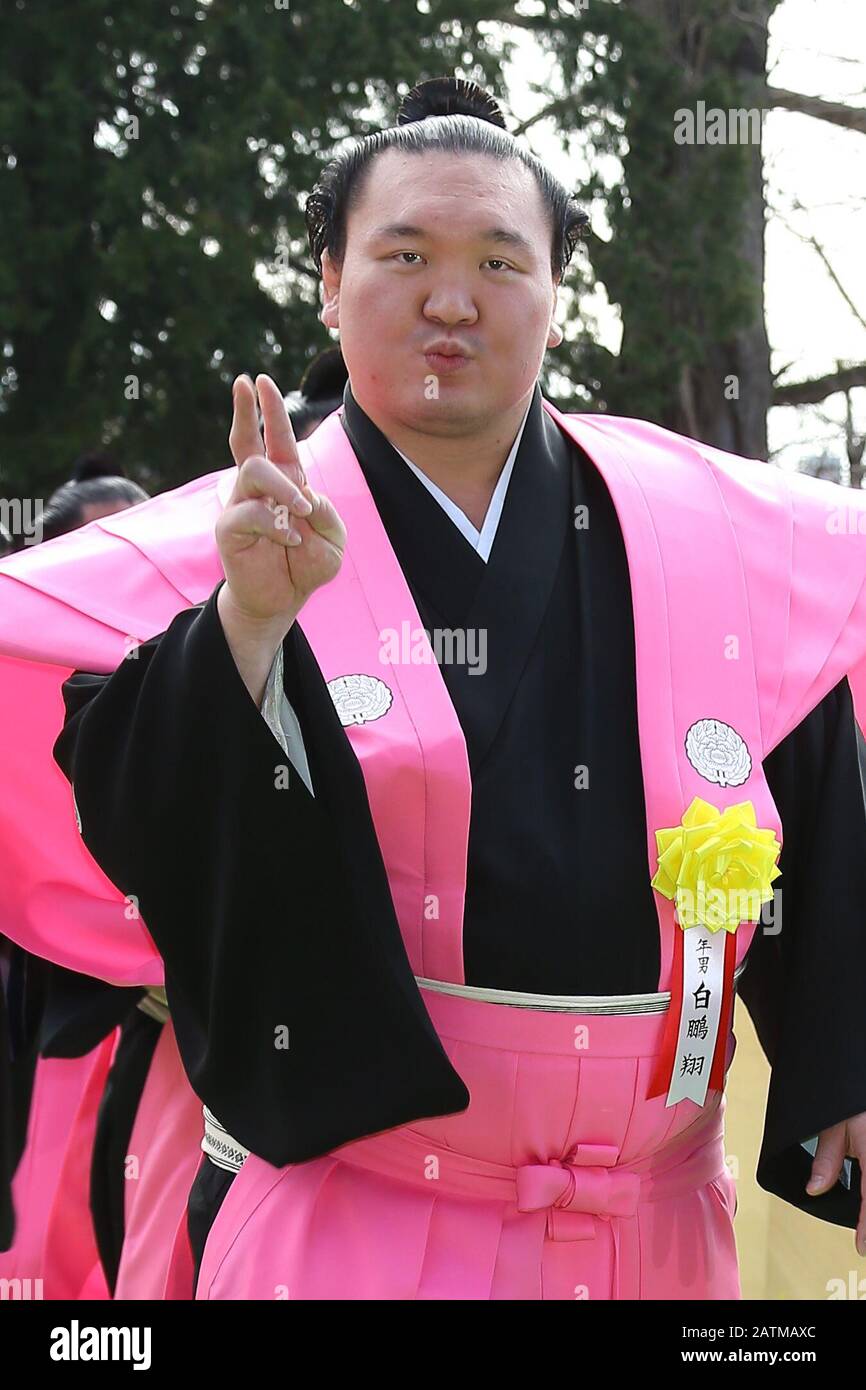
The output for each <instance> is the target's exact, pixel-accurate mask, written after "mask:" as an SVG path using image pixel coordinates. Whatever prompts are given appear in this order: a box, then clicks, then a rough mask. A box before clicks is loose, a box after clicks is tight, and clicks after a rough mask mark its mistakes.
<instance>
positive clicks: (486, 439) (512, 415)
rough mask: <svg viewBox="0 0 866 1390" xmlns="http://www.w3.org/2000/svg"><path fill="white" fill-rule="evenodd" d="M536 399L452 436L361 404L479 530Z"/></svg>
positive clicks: (379, 426)
mask: <svg viewBox="0 0 866 1390" xmlns="http://www.w3.org/2000/svg"><path fill="white" fill-rule="evenodd" d="M356 399H357V398H356ZM531 399H532V392H530V393H529V395H527V396H524V397H523V399H522V400H521V401H519V402H518V403H517V404H516V405H515V406H512V407H510V408H509V409H508V410H503V411H501V412H500V413H499V414H497V415H496V417H495V418H494V419H493V420H492V421H490V422H489V423H488V424H486V425H484V426H482V427H481V428H480V429H477V430H474V431H471V432H469V433H467V434H461V435H448V436H441V435H434V434H425V433H424V432H422V431H420V430H416V429H413V428H411V427H410V426H406V425H404V424H402V422H400V421H397V420H391V419H383V418H382V417H381V416H379V415H377V413H376V412H375V410H370V409H369V408H368V407H367V406H365V405H364V403H363V401H358V404H359V405H360V406H361V409H362V410H364V411H365V413H366V414H367V415H368V416H369V417H370V419H371V420H372V421H373V423H374V425H376V426H377V427H378V428H379V429H380V430H381V431H382V433H383V434H384V436H385V438H386V439H387V440H388V442H389V443H391V444H393V445H394V446H395V448H397V449H400V450H401V452H402V453H404V454H405V455H406V457H407V458H410V459H411V460H412V462H413V463H414V464H415V467H416V468H420V470H421V472H422V473H423V474H424V475H425V476H426V477H428V478H429V479H430V481H431V482H433V483H435V484H436V486H437V487H439V488H441V489H442V491H443V492H444V493H445V496H446V497H448V498H450V499H451V501H452V502H454V503H455V505H456V506H458V507H459V508H460V510H461V511H462V512H463V514H464V516H467V517H468V518H469V520H470V521H471V522H472V524H473V526H475V527H476V529H477V530H480V529H481V527H482V525H483V523H484V518H485V516H486V515H487V508H488V507H489V505H490V499H491V497H492V496H493V492H494V489H495V487H496V484H497V482H498V481H499V475H500V474H501V472H502V469H503V467H504V464H505V460H506V459H507V458H508V455H509V452H510V450H511V446H512V444H513V443H514V440H515V438H516V437H517V431H518V430H519V429H520V425H521V421H522V420H523V417H524V415H525V414H526V411H527V409H528V407H529V402H530V400H531Z"/></svg>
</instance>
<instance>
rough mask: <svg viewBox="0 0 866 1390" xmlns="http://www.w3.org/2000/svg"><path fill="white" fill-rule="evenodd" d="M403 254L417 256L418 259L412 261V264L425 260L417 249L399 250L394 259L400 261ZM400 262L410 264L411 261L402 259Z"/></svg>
mask: <svg viewBox="0 0 866 1390" xmlns="http://www.w3.org/2000/svg"><path fill="white" fill-rule="evenodd" d="M401 256H415V257H416V260H414V261H412V262H411V264H412V265H417V263H418V261H420V260H423V257H422V256H420V255H419V253H418V252H417V251H398V252H397V254H396V256H394V260H395V261H399V260H400V257H401ZM400 264H401V265H408V264H410V262H408V261H401V262H400Z"/></svg>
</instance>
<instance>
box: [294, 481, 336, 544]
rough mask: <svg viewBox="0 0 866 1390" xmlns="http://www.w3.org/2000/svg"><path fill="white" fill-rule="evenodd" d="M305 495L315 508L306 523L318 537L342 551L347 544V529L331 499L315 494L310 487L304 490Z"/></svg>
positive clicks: (321, 493) (319, 493)
mask: <svg viewBox="0 0 866 1390" xmlns="http://www.w3.org/2000/svg"><path fill="white" fill-rule="evenodd" d="M303 493H304V496H305V497H306V498H307V500H308V501H309V502H310V503H311V505H312V508H313V510H312V512H311V513H310V515H309V516H308V517H305V518H304V519H305V521H307V522H309V524H310V526H312V528H313V530H314V531H316V532H317V534H318V535H320V536H322V537H324V539H325V540H326V541H330V542H331V544H332V545H335V546H336V547H337V549H338V550H340V551H342V550H343V548H344V547H345V544H346V528H345V526H344V525H343V522H342V520H341V518H340V515H339V513H338V511H337V509H336V507H335V506H334V504H333V502H332V501H331V499H330V498H329V497H326V496H325V494H324V493H323V492H313V489H312V488H311V487H309V486H307V487H305V488H304V489H303Z"/></svg>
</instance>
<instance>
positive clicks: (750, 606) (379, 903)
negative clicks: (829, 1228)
mask: <svg viewBox="0 0 866 1390" xmlns="http://www.w3.org/2000/svg"><path fill="white" fill-rule="evenodd" d="M503 125H504V122H503V121H502V117H501V115H500V113H499V110H498V107H497V106H496V104H495V102H493V101H492V99H491V98H489V97H488V96H487V95H486V94H485V93H483V92H481V91H480V90H479V89H478V88H476V87H474V86H473V84H468V83H464V82H461V81H456V80H452V79H437V80H436V81H434V82H432V83H424V84H421V86H420V87H419V88H416V89H414V90H413V91H412V92H411V93H410V94H409V96H408V97H407V98H406V100H405V101H404V104H403V108H402V110H401V116H400V123H399V124H398V126H397V127H395V128H394V129H393V130H389V131H385V132H381V133H379V134H377V135H374V136H371V137H368V138H367V139H366V140H364V141H362V142H361V143H360V145H359V146H357V147H353V148H352V149H351V150H348V151H346V152H345V153H344V154H342V155H340V156H339V157H338V158H337V159H336V160H335V161H334V162H333V163H332V164H331V165H329V166H328V167H327V168H326V169H325V171H324V172H323V175H322V178H321V180H320V182H319V184H318V185H317V187H316V189H315V190H314V192H313V194H312V195H311V197H310V199H309V200H308V204H307V221H308V227H309V231H310V239H311V247H312V251H313V255H314V259H315V260H316V264H317V266H319V267H320V269H321V272H322V277H323V284H324V306H323V310H322V317H323V321H324V322H325V323H326V324H327V326H328V327H330V328H334V329H339V332H340V341H341V346H342V351H343V356H344V358H345V361H346V365H347V367H348V372H349V383H348V385H347V387H346V390H345V393H344V398H343V405H342V407H341V409H340V410H339V411H337V412H334V413H333V414H331V415H330V416H328V418H327V419H326V420H325V421H324V423H323V424H322V425H321V426H320V427H319V429H318V430H316V431H315V432H314V434H313V435H312V436H311V437H310V438H309V439H308V440H306V441H304V442H303V443H301V444H300V445H297V446H296V444H295V441H294V439H293V437H292V432H291V429H290V427H289V425H288V422H287V418H286V415H285V410H284V408H283V405H282V401H281V398H280V396H279V393H278V391H277V388H276V387H275V385H274V384H273V382H271V381H270V380H269V379H268V378H264V377H263V378H259V380H258V382H257V388H258V401H259V404H260V406H261V409H262V415H263V422H264V437H263V438H262V437H261V436H260V434H259V431H258V425H257V420H256V393H255V391H254V389H253V385H252V383H251V382H250V381H249V380H248V379H245V378H242V379H239V380H238V381H237V382H236V383H235V416H234V423H233V427H232V436H231V444H232V450H233V454H234V457H235V461H236V463H237V465H238V468H237V470H236V471H235V470H231V471H230V472H228V473H222V474H215V475H211V476H210V477H208V478H202V479H198V480H196V481H195V482H194V483H191V484H188V485H187V486H186V487H185V488H181V489H179V490H178V491H177V492H175V493H173V494H169V495H168V496H166V497H162V498H158V499H155V500H154V502H152V503H148V504H145V505H144V506H142V507H140V508H137V509H135V511H134V512H132V513H130V514H127V515H126V516H125V517H123V518H121V519H119V520H117V521H114V522H111V523H103V524H101V525H100V526H99V534H94V535H92V536H91V537H90V538H89V539H88V538H87V537H86V535H85V536H82V538H81V541H80V542H79V548H78V549H77V550H76V551H75V553H74V554H73V553H72V551H71V550H70V551H69V552H68V553H66V554H61V552H60V550H59V548H58V549H56V550H55V551H54V554H53V555H52V554H51V553H50V552H51V550H52V547H50V546H48V547H43V548H42V549H43V550H44V551H45V552H46V554H45V555H44V556H43V563H42V565H41V566H37V565H35V564H33V562H32V559H31V562H30V563H29V564H24V563H23V562H22V563H21V564H20V565H19V566H18V567H17V568H14V569H13V568H10V567H9V566H8V565H7V566H6V567H5V568H6V572H7V574H9V576H10V579H11V582H12V583H13V584H17V585H18V588H17V590H16V592H15V597H16V601H17V606H18V608H19V612H20V614H21V616H22V617H23V618H24V619H25V620H26V619H27V618H28V617H29V618H30V619H31V620H33V619H35V618H36V615H37V614H38V615H41V617H40V621H41V622H42V624H43V631H44V626H45V624H46V623H47V622H48V621H49V618H50V619H51V620H52V621H53V624H54V626H55V628H56V629H57V633H56V636H55V639H54V640H53V642H52V645H51V649H50V652H48V651H47V650H46V646H47V644H46V641H45V638H44V637H41V638H40V644H41V648H42V659H43V660H45V659H51V660H53V662H54V663H55V668H54V672H53V677H54V679H55V681H56V676H57V670H58V668H59V669H60V670H61V672H62V671H63V668H64V667H65V668H66V672H64V673H68V670H69V667H70V666H77V667H78V668H79V673H78V674H76V675H73V676H72V677H71V678H70V679H68V680H67V681H66V682H65V685H64V697H65V702H66V724H65V728H64V730H63V733H62V734H61V736H60V738H59V739H58V741H57V745H56V749H55V754H56V758H57V761H58V763H59V764H60V767H62V769H63V771H64V773H65V774H66V776H67V777H68V779H69V780H70V781H71V783H72V788H73V793H74V803H73V799H72V798H70V796H69V789H68V787H65V786H63V784H62V778H59V775H58V778H57V779H55V780H54V781H53V782H51V783H50V789H49V786H48V784H49V780H50V779H49V778H48V775H47V770H46V776H45V779H44V784H45V785H44V786H43V787H42V789H41V791H40V795H41V796H42V797H43V801H42V802H41V803H40V805H41V812H40V814H41V815H42V817H43V825H44V824H45V823H46V819H47V817H48V816H49V814H50V817H51V826H52V835H53V839H52V850H51V853H50V854H49V855H47V856H46V854H45V852H44V851H42V862H41V864H40V863H38V862H36V861H37V860H38V859H39V851H38V850H37V848H36V847H35V846H33V845H32V844H30V845H28V844H26V843H25V842H24V841H23V840H22V838H21V837H22V836H25V835H26V830H25V831H21V830H20V828H19V825H18V824H16V825H15V826H12V825H8V826H6V827H5V831H4V834H3V836H2V837H0V846H4V845H6V844H9V845H11V846H13V848H12V849H10V850H8V854H9V855H10V856H11V857H13V858H14V859H15V862H16V863H17V864H18V866H19V868H20V869H21V870H22V876H23V879H24V880H25V883H24V887H23V888H22V890H21V892H22V896H23V903H22V907H21V910H20V911H19V912H18V913H17V915H16V917H15V920H16V921H17V922H18V923H19V924H20V923H22V922H24V923H26V928H24V927H22V926H21V925H19V926H18V928H17V933H18V937H19V938H22V939H23V938H25V937H26V940H23V944H25V945H27V947H28V949H30V950H34V951H37V952H38V951H42V952H43V953H45V954H47V955H50V956H52V957H53V958H61V959H62V963H64V964H70V965H73V966H75V965H76V963H78V968H80V969H87V970H89V971H90V972H91V973H96V974H101V975H103V976H104V977H105V978H110V979H112V980H116V981H117V982H122V983H123V982H135V983H141V984H148V985H155V984H159V983H160V981H161V979H162V978H163V974H162V972H163V970H164V981H165V988H166V992H167V996H168V1003H169V1008H170V1010H171V1015H172V1019H173V1022H174V1027H175V1031H176V1036H177V1043H178V1048H179V1052H180V1056H181V1058H182V1061H183V1065H184V1068H185V1070H186V1073H187V1075H188V1077H189V1079H190V1082H191V1084H192V1086H193V1089H194V1090H195V1091H196V1092H197V1094H198V1095H199V1096H200V1097H201V1099H202V1101H203V1102H204V1106H205V1122H206V1133H205V1140H204V1144H203V1148H204V1150H205V1158H204V1159H203V1161H202V1165H201V1167H200V1169H199V1172H198V1175H197V1178H196V1181H195V1184H194V1187H193V1191H192V1194H191V1198H190V1203H189V1234H190V1238H191V1249H190V1250H186V1249H185V1248H184V1242H183V1241H179V1242H178V1247H177V1252H176V1253H177V1262H176V1271H175V1272H176V1275H177V1273H178V1270H181V1269H182V1267H183V1266H184V1258H185V1257H189V1256H190V1255H191V1256H192V1260H193V1263H194V1265H195V1267H196V1275H197V1280H196V1289H197V1297H199V1298H203V1299H231V1298H292V1299H318V1298H325V1299H359V1298H361V1299H485V1300H486V1299H560V1300H561V1299H575V1298H577V1299H610V1298H620V1299H637V1298H666V1299H702V1298H718V1299H722V1298H731V1297H737V1296H738V1295H739V1281H738V1273H737V1259H736V1249H735V1243H734V1236H733V1224H732V1223H733V1215H734V1208H735V1193H734V1184H733V1181H732V1179H731V1177H730V1175H729V1173H728V1172H727V1169H726V1167H725V1156H724V1146H723V1133H722V1121H723V1108H724V1097H723V1086H724V1074H725V1070H726V1068H727V1066H728V1065H729V1063H730V1060H731V1057H732V1055H733V1046H734V1043H733V1035H732V1032H731V1020H732V1006H733V997H734V992H735V990H737V989H738V990H739V991H740V992H742V993H743V994H744V996H745V997H746V999H747V1001H748V1003H749V1006H750V1008H751V1009H752V1011H753V1012H754V1014H755V1017H756V1021H757V1023H758V1027H759V1030H760V1032H761V1037H762V1042H763V1044H764V1046H765V1048H766V1049H767V1053H768V1056H769V1057H770V1059H771V1062H772V1064H773V1081H772V1087H771V1092H770V1099H769V1104H768V1111H767V1118H766V1126H765V1134H764V1146H763V1151H762V1155H761V1163H760V1167H759V1180H760V1181H761V1182H762V1183H763V1184H764V1185H765V1186H767V1187H768V1188H769V1190H771V1191H775V1192H777V1193H779V1195H781V1196H784V1197H785V1198H786V1200H788V1201H791V1202H793V1203H795V1204H796V1205H798V1206H802V1207H804V1208H806V1209H808V1210H814V1212H815V1214H816V1215H819V1216H823V1217H825V1218H826V1219H829V1220H831V1221H835V1222H837V1223H839V1224H843V1225H848V1226H850V1227H852V1228H854V1227H857V1228H858V1237H857V1238H858V1241H859V1242H860V1243H861V1245H862V1243H863V1242H864V1240H866V1222H864V1216H863V1213H862V1210H861V1191H860V1186H861V1177H860V1163H862V1162H863V1160H864V1157H866V1113H864V1112H866V1020H864V1017H863V1012H862V1010H860V1009H859V1008H858V1007H857V1000H858V999H859V997H860V994H861V993H862V987H863V984H864V981H866V932H864V930H863V926H862V916H861V913H862V904H863V902H864V901H866V853H864V852H863V851H864V848H866V809H864V800H863V788H862V784H861V779H860V757H861V756H862V754H863V745H862V738H861V736H860V734H859V731H858V729H857V725H856V722H855V720H854V717H853V711H852V706H851V696H850V691H849V688H848V685H847V681H846V673H847V671H848V670H850V669H852V668H853V667H854V666H855V665H857V664H858V663H859V662H861V661H862V660H863V659H864V658H866V592H864V579H866V549H864V545H863V543H862V540H858V539H857V533H856V528H854V530H853V532H851V534H848V533H846V534H845V535H844V536H843V535H841V534H840V533H839V532H838V530H837V531H834V530H833V528H832V527H831V526H829V525H828V524H827V521H828V517H829V515H830V513H831V511H832V510H833V508H836V510H837V511H838V509H839V507H840V505H841V503H840V500H839V499H840V498H841V499H843V501H844V502H846V503H847V502H848V497H849V495H848V494H847V493H841V492H840V491H838V490H836V489H834V488H833V487H832V486H831V485H829V484H821V483H816V482H815V481H814V480H811V479H799V478H788V477H787V476H786V475H783V474H781V473H779V472H777V470H774V469H770V468H768V467H767V466H766V465H762V464H759V463H757V462H752V461H746V460H741V459H737V458H734V457H733V456H731V455H727V454H724V453H721V452H720V451H718V450H715V449H712V448H708V447H706V446H703V445H701V444H699V443H697V442H695V441H690V440H685V439H682V438H680V437H678V436H676V435H673V434H671V433H669V432H667V431H665V430H662V429H659V428H658V427H656V426H653V425H649V424H646V423H644V422H641V421H636V420H628V419H614V418H609V417H603V416H579V415H571V416H567V415H562V414H560V413H559V412H557V411H556V410H554V409H553V407H552V406H551V405H550V404H549V403H548V402H547V401H545V400H544V398H543V397H542V395H541V392H540V389H539V386H538V380H537V378H538V373H539V370H540V367H541V363H542V359H543V355H544V351H545V349H546V347H548V346H552V345H555V344H556V343H558V342H559V341H561V333H560V330H559V329H558V328H557V327H556V325H555V322H554V310H555V305H556V290H557V286H558V284H559V280H560V277H561V275H562V272H563V270H564V268H565V265H566V264H567V261H568V258H569V255H570V254H571V251H572V250H573V247H574V244H575V242H576V239H577V237H578V236H579V234H580V231H581V229H582V226H583V224H584V222H585V218H584V217H583V214H581V213H580V212H579V210H578V209H577V207H576V206H575V204H574V202H573V200H572V199H571V198H570V197H569V195H568V194H567V192H566V191H565V190H564V189H563V188H562V187H561V186H560V185H559V184H558V183H557V182H556V180H554V179H552V178H551V176H550V174H549V173H548V172H547V171H546V170H544V169H543V167H542V166H541V165H540V164H539V163H538V161H537V160H535V158H534V157H533V156H531V155H529V154H527V153H526V152H525V151H523V150H522V149H521V148H520V147H519V146H518V144H517V143H516V142H515V141H514V140H513V139H512V137H511V136H509V135H508V134H507V133H506V132H505V130H504V129H503ZM850 506H851V507H853V508H854V511H855V514H856V515H857V516H859V512H860V511H863V510H864V508H866V499H864V498H861V497H859V496H856V495H853V494H852V495H851V498H850ZM214 536H215V539H214ZM121 555H122V556H123V557H124V564H125V566H129V568H124V570H123V573H124V576H125V578H124V588H123V589H122V590H121V591H117V592H115V591H112V590H111V589H110V587H107V581H108V579H109V577H110V575H111V574H112V573H114V572H118V573H119V572H120V566H119V560H120V556H121ZM33 558H35V557H33ZM73 562H74V568H73ZM831 570H832V575H831V573H830V571H831ZM58 601H60V602H62V603H63V604H65V605H66V612H65V614H64V615H63V616H62V626H63V634H62V635H61V634H60V632H59V627H60V625H61V615H60V614H59V613H57V612H56V611H55V605H57V603H58ZM34 645H35V644H33V643H32V642H31V643H30V644H29V645H28V643H27V642H26V641H24V640H22V641H20V643H19V646H18V647H17V649H16V652H15V654H16V655H17V656H18V658H19V660H18V662H17V668H16V672H11V671H10V673H9V679H10V682H12V683H11V684H10V687H9V688H10V689H12V688H13V687H14V681H13V679H12V678H13V676H14V675H15V674H17V675H18V677H19V678H20V679H21V680H22V681H24V680H26V681H28V682H29V683H30V684H32V680H33V677H32V667H31V666H30V664H29V663H28V662H22V661H21V660H20V658H21V657H25V658H26V657H32V656H33V655H34V654H35V652H34V650H33V647H34ZM124 648H125V650H126V652H127V655H126V657H125V659H121V658H122V657H123V650H124ZM7 650H11V643H9V642H8V643H7ZM13 664H14V663H13ZM108 672H111V674H107V673H108ZM28 688H29V687H28ZM40 694H41V696H42V699H43V704H44V708H43V712H42V727H44V728H45V729H47V728H49V727H51V726H52V723H53V727H54V729H55V732H56V729H57V727H58V724H59V715H58V710H57V691H56V685H54V686H52V685H51V683H50V678H49V677H48V676H46V679H45V684H44V686H41V687H40ZM8 698H9V699H10V700H11V699H12V696H11V695H10V696H9V697H8ZM33 718H34V721H35V720H36V718H37V715H36V714H34V715H33ZM864 761H866V760H864ZM49 801H50V806H49V804H48V802H49ZM73 809H74V814H75V816H76V818H77V821H78V825H79V829H80V833H81V837H82V838H83V842H84V845H86V849H87V851H89V854H87V853H86V852H85V850H84V849H83V848H82V847H81V845H80V842H79V841H77V840H75V838H74V834H73V832H72V831H71V830H70V827H69V821H70V819H71V816H72V813H73ZM25 820H26V817H25ZM19 823H20V817H19ZM840 827H844V830H845V834H844V835H842V834H839V830H840ZM16 834H17V835H18V837H19V838H18V839H17V840H16V838H15V837H16ZM782 842H784V843H783V848H782V851H781V858H779V849H780V844H781V843H782ZM16 845H17V846H18V848H15V846H16ZM91 856H92V857H91ZM777 859H778V861H779V862H778V864H777V862H776V861H777ZM94 861H96V862H95V864H94ZM61 863H62V872H61V871H60V868H59V865H60V864H61ZM96 865H98V866H99V868H98V869H97V867H96ZM780 870H781V874H780ZM738 895H740V896H738ZM71 898H74V899H75V900H76V901H77V902H78V903H79V909H80V910H79V911H78V914H77V916H76V919H75V920H76V922H77V923H80V922H84V923H85V925H83V926H82V927H81V928H80V929H79V932H78V934H77V939H76V940H75V941H69V940H65V941H61V928H60V923H61V920H62V908H63V906H64V904H65V903H68V901H69V900H70V899H71ZM85 901H87V902H89V903H90V906H91V910H90V913H89V916H87V917H86V918H85V916H84V914H83V911H82V910H81V909H83V907H84V903H85ZM782 901H784V914H783V915H782V916H781V917H780V906H781V903H782ZM144 924H146V927H145V925H144ZM3 929H4V930H6V928H5V926H4V928H3ZM14 934H15V933H14V932H13V931H12V930H11V928H10V935H14ZM746 966H747V967H748V968H746ZM849 999H850V1000H851V1001H853V1007H852V1008H851V1009H850V1010H849V1009H848V1008H847V1005H848V1003H849ZM806 1017H808V1019H809V1021H810V1027H809V1028H808V1029H805V1028H804V1027H803V1026H802V1024H803V1019H804V1018H806ZM807 1034H808V1036H806V1035H807ZM816 1146H817V1153H816V1155H815V1157H814V1163H813V1159H812V1157H811V1150H814V1149H815V1148H816ZM852 1160H853V1161H852ZM858 1160H859V1162H858ZM810 1174H811V1175H812V1177H813V1179H815V1181H814V1182H812V1183H810V1193H814V1194H816V1195H810V1193H807V1191H806V1185H807V1182H808V1181H809V1179H810ZM819 1178H820V1179H821V1180H820V1181H818V1179H819ZM819 1193H820V1194H821V1195H817V1194H819ZM858 1223H859V1224H858ZM178 1277H179V1275H178Z"/></svg>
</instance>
